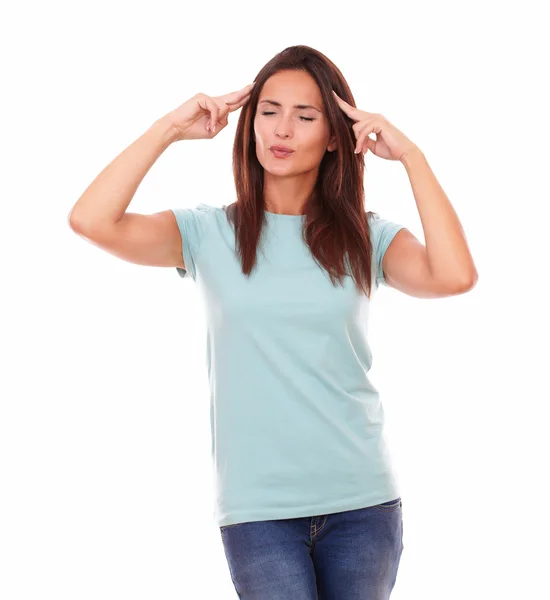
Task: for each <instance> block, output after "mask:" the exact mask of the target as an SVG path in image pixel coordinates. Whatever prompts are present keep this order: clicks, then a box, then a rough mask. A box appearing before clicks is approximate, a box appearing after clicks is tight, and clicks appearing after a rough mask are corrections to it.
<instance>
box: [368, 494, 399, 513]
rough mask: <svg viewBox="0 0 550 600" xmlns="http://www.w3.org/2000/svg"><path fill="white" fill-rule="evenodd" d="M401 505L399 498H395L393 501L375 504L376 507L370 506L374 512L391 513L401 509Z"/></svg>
mask: <svg viewBox="0 0 550 600" xmlns="http://www.w3.org/2000/svg"><path fill="white" fill-rule="evenodd" d="M402 505H403V503H402V502H401V497H399V498H396V499H395V500H388V502H382V504H377V505H376V506H372V507H371V508H374V509H376V510H382V511H392V510H397V509H398V508H401V506H402Z"/></svg>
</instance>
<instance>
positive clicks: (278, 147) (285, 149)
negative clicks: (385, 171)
mask: <svg viewBox="0 0 550 600" xmlns="http://www.w3.org/2000/svg"><path fill="white" fill-rule="evenodd" d="M270 150H277V151H279V152H288V153H289V154H290V153H291V152H294V150H292V148H286V147H285V146H271V148H270Z"/></svg>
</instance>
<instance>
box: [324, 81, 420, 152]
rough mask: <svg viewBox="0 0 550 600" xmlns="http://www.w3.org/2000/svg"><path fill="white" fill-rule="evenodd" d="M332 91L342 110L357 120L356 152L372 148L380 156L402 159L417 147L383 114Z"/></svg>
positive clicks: (355, 127) (355, 129) (354, 128)
mask: <svg viewBox="0 0 550 600" xmlns="http://www.w3.org/2000/svg"><path fill="white" fill-rule="evenodd" d="M332 93H333V94H334V97H335V98H336V101H337V102H338V105H339V106H340V108H341V109H342V111H343V112H344V113H345V114H346V115H347V116H348V117H350V119H353V120H354V121H356V123H355V124H354V125H353V126H352V129H353V131H354V132H355V137H356V138H357V145H356V147H355V153H356V154H357V153H359V152H367V150H370V151H371V152H372V153H373V154H375V155H376V156H378V157H380V158H385V159H386V160H401V161H402V160H403V158H404V157H405V156H406V155H407V154H408V153H410V152H411V150H414V149H416V148H417V146H416V144H414V143H413V142H411V140H409V138H408V137H407V136H406V135H405V134H404V133H402V132H401V131H399V129H397V127H395V126H394V125H392V124H391V123H390V122H389V121H388V120H387V119H386V118H385V117H383V116H382V115H379V114H378V113H368V112H365V111H363V110H359V109H358V108H355V107H354V106H351V104H348V103H347V102H346V101H345V100H342V98H340V96H338V94H337V93H336V92H335V91H334V90H333V91H332ZM370 133H375V134H376V140H373V139H371V138H370V137H369V134H370Z"/></svg>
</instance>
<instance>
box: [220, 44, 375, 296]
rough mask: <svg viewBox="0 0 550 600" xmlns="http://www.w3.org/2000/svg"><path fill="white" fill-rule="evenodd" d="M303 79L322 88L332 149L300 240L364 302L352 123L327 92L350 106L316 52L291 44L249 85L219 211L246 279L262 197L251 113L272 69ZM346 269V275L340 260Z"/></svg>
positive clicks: (335, 73)
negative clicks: (228, 190)
mask: <svg viewBox="0 0 550 600" xmlns="http://www.w3.org/2000/svg"><path fill="white" fill-rule="evenodd" d="M283 70H285V71H286V70H300V71H305V72H307V73H309V74H310V75H311V76H312V77H313V79H314V80H315V81H316V83H317V85H318V86H319V88H320V90H321V95H322V98H323V102H324V105H325V107H326V110H327V113H328V120H329V123H330V128H331V136H332V135H334V136H335V137H336V144H337V148H336V150H335V151H334V152H328V151H327V152H325V154H324V156H323V159H322V161H321V164H320V166H319V173H318V177H317V181H316V183H315V186H314V189H313V191H312V193H311V195H310V196H309V198H308V200H307V202H306V205H305V214H306V217H305V222H304V226H303V230H302V235H303V238H304V241H305V242H306V243H307V245H308V246H309V248H310V251H311V254H312V256H313V258H314V260H315V261H316V262H317V264H320V266H322V267H323V268H324V269H326V271H327V272H328V274H329V277H330V280H331V282H332V284H333V285H335V279H337V280H338V282H339V283H340V284H342V279H343V277H344V276H345V275H350V276H351V277H352V278H353V280H354V281H355V283H356V286H357V288H358V289H359V290H360V291H362V292H363V293H365V294H366V295H367V296H369V297H370V294H371V286H372V278H371V273H372V271H371V260H372V258H371V257H372V246H371V240H370V235H369V226H368V215H369V214H370V212H369V213H367V212H365V209H364V187H363V174H364V167H365V162H364V156H363V153H362V152H359V153H358V154H354V149H355V145H356V138H355V134H354V132H353V130H352V125H353V124H354V121H353V120H352V119H350V118H349V117H348V116H347V115H346V114H344V112H343V111H342V110H341V108H340V107H339V106H338V104H337V102H336V100H335V98H334V96H333V94H332V90H333V89H334V91H335V92H336V93H337V94H338V96H340V98H343V99H344V100H345V101H346V102H347V103H348V104H350V105H351V106H355V101H354V99H353V95H352V93H351V90H350V88H349V86H348V84H347V82H346V80H345V79H344V76H343V75H342V73H341V72H340V70H339V69H338V67H337V66H336V65H335V64H334V63H333V62H332V61H331V60H330V59H328V58H327V57H326V56H325V55H324V54H322V53H321V52H319V51H317V50H315V49H313V48H310V47H309V46H303V45H300V46H290V47H288V48H285V49H284V50H283V51H282V52H280V53H279V54H276V55H275V56H274V57H273V58H272V59H271V60H270V61H269V62H268V63H267V64H266V65H265V66H264V67H263V68H262V69H261V70H260V72H259V73H258V75H257V77H256V78H255V79H254V83H255V85H254V88H253V89H252V92H251V96H250V98H249V100H248V102H247V103H246V104H245V106H244V107H243V108H242V110H241V113H240V115H239V121H238V124H237V132H236V134H235V141H234V144H233V177H234V179H235V187H236V192H237V201H236V202H234V203H232V204H230V205H229V206H225V205H224V207H223V209H224V210H225V212H226V216H227V218H228V220H229V222H230V223H232V224H233V226H234V231H235V242H236V251H237V253H238V256H239V258H240V260H241V264H242V272H243V273H244V274H245V275H247V276H249V275H250V273H251V271H252V269H253V267H254V265H255V264H256V249H257V245H258V242H259V239H260V235H261V231H262V227H263V225H264V223H265V222H266V215H265V214H264V210H265V207H264V197H263V167H262V165H261V164H260V163H259V161H258V159H257V156H256V149H255V145H254V141H253V130H254V115H255V112H256V107H257V104H258V97H259V95H260V92H261V90H262V88H263V86H264V84H265V82H266V81H267V80H268V79H269V78H270V77H271V76H272V75H275V74H276V73H277V72H279V71H283ZM346 260H347V261H348V266H351V270H352V274H350V273H349V272H348V271H347V269H346V266H345V261H346Z"/></svg>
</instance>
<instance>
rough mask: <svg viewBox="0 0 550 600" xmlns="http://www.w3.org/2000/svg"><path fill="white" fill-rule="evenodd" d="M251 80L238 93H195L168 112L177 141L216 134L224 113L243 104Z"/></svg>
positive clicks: (248, 96)
mask: <svg viewBox="0 0 550 600" xmlns="http://www.w3.org/2000/svg"><path fill="white" fill-rule="evenodd" d="M253 87H254V84H253V83H250V84H248V85H247V86H245V87H244V88H242V89H241V90H239V91H237V92H232V93H230V94H225V95H224V96H215V97H213V98H212V97H210V96H207V95H206V94H201V93H199V94H195V95H194V96H193V97H192V98H190V99H189V100H187V102H184V103H183V104H182V105H181V106H178V108H176V109H174V110H173V111H171V112H169V113H168V115H167V117H168V118H169V119H170V121H171V122H172V125H173V126H174V128H175V129H176V131H177V132H178V137H177V140H176V141H180V140H204V139H211V138H213V137H215V136H216V135H217V134H218V133H219V132H220V131H221V130H222V129H223V128H224V127H225V126H226V125H227V116H228V114H229V113H230V112H234V111H236V110H237V109H239V108H241V106H243V105H244V104H246V102H247V100H248V99H249V98H250V92H251V90H252V88H253Z"/></svg>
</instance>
